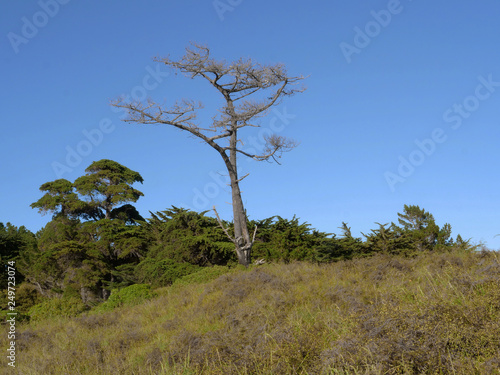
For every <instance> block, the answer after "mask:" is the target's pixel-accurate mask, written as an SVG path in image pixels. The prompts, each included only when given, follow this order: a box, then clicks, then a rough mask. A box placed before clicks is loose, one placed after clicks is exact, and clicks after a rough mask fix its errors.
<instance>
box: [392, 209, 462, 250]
mask: <svg viewBox="0 0 500 375" xmlns="http://www.w3.org/2000/svg"><path fill="white" fill-rule="evenodd" d="M398 217H399V218H398V221H399V224H400V225H401V227H398V226H396V225H395V224H394V225H393V227H394V228H395V231H396V234H397V235H398V236H400V237H406V238H407V239H410V240H411V243H412V245H413V249H414V250H416V251H418V252H419V251H424V250H432V249H434V248H435V247H436V246H437V245H441V246H448V245H450V244H451V243H452V242H453V241H452V239H451V226H450V224H445V225H444V226H443V228H439V226H438V225H437V224H436V222H435V221H434V216H433V215H432V214H431V213H429V212H427V211H425V210H424V209H422V208H420V207H419V206H414V205H410V206H408V205H405V206H404V212H403V213H398Z"/></svg>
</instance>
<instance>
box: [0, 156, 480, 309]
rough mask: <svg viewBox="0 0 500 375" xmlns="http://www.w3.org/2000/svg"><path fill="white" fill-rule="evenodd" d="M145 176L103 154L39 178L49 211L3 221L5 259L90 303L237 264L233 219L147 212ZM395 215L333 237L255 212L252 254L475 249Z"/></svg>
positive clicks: (425, 222)
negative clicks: (61, 174) (36, 227)
mask: <svg viewBox="0 0 500 375" xmlns="http://www.w3.org/2000/svg"><path fill="white" fill-rule="evenodd" d="M142 182H143V179H142V177H141V175H140V174H139V173H138V172H136V171H132V170H130V169H129V168H127V167H125V166H123V165H121V164H119V163H117V162H115V161H112V160H106V159H104V160H100V161H97V162H94V163H92V164H91V165H90V166H89V167H88V168H87V169H86V174H85V175H84V176H81V177H79V178H77V179H76V180H75V181H74V182H70V181H68V180H65V179H58V180H55V181H52V182H47V183H45V184H43V185H42V186H41V187H40V190H41V192H42V193H44V194H43V196H42V197H41V198H40V199H39V200H38V201H36V202H34V203H33V204H31V207H32V208H35V209H38V210H39V211H40V213H42V214H47V213H49V214H51V215H52V220H51V221H50V222H49V223H47V224H46V225H45V227H44V228H42V229H41V230H40V231H38V232H37V233H32V232H30V231H29V230H27V229H26V228H25V227H23V226H21V227H19V228H17V227H15V226H13V225H11V224H9V223H7V224H5V225H4V224H1V223H0V257H1V261H2V264H7V263H6V262H8V261H11V260H14V261H16V265H17V269H18V272H19V277H18V283H19V282H24V283H25V284H27V285H30V288H28V289H29V290H30V293H31V294H32V298H35V296H34V295H33V294H36V295H38V297H41V298H56V297H63V296H67V295H73V296H78V298H79V299H80V300H81V301H82V302H83V303H84V304H86V305H88V306H92V305H95V304H98V303H100V302H102V301H105V300H106V299H107V298H108V297H109V295H110V292H111V290H113V289H119V288H122V287H125V286H129V285H132V284H150V285H151V286H153V287H160V286H167V285H170V284H172V283H173V282H174V281H175V280H176V279H177V278H180V277H183V276H185V275H188V274H191V273H194V272H197V271H199V270H201V269H202V268H204V267H212V266H215V265H219V266H230V267H231V266H236V265H237V264H238V260H239V259H238V254H237V252H236V251H235V248H234V243H233V242H232V241H231V239H230V237H231V236H234V230H235V229H234V223H233V222H229V221H223V222H222V224H223V225H220V224H221V223H220V222H219V220H218V219H217V218H215V217H212V216H209V215H207V213H208V211H204V212H195V211H191V210H187V209H184V208H179V207H175V206H172V207H170V208H168V209H165V210H162V211H157V212H150V217H149V218H146V219H144V218H143V217H142V216H141V215H140V214H139V212H138V211H137V210H136V208H135V207H134V206H133V204H132V203H135V202H137V200H138V199H139V198H140V197H141V196H143V193H142V192H140V191H139V190H137V189H135V188H134V187H133V186H132V185H133V184H134V183H142ZM397 215H398V223H397V224H396V223H390V224H389V223H387V224H380V223H376V225H377V227H376V228H375V229H373V230H371V231H370V232H369V233H366V234H364V233H363V234H362V236H363V238H361V237H355V236H353V235H352V233H351V228H350V227H349V226H348V224H347V223H342V226H341V227H340V229H341V234H340V235H338V236H337V235H335V234H330V233H326V232H321V231H318V230H316V229H314V228H312V227H311V225H310V224H308V223H304V222H300V220H299V218H297V217H295V216H294V217H293V218H291V219H286V218H282V217H280V216H273V217H269V218H265V219H262V220H249V221H248V226H247V229H248V231H249V232H251V233H253V232H255V237H254V245H253V248H252V260H254V261H255V260H263V261H265V262H292V261H310V262H318V263H325V262H333V261H338V260H343V259H351V258H355V257H366V256H370V255H373V254H378V253H383V254H402V255H406V256H413V255H416V254H419V253H421V252H423V251H446V250H447V249H450V248H451V247H453V246H460V247H463V248H471V245H470V244H469V242H468V241H464V240H463V239H462V238H461V236H460V235H458V236H457V238H456V239H453V238H452V237H451V226H450V225H449V224H445V225H443V226H442V227H439V226H438V225H437V224H436V222H435V220H434V217H433V215H432V214H430V213H429V212H427V211H425V210H424V209H422V208H420V207H419V206H415V205H405V206H404V209H403V212H402V213H398V214H397ZM2 278H3V279H5V278H6V276H5V274H2ZM2 285H7V283H6V280H4V281H3V282H2Z"/></svg>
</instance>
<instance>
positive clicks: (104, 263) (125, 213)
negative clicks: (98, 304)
mask: <svg viewBox="0 0 500 375" xmlns="http://www.w3.org/2000/svg"><path fill="white" fill-rule="evenodd" d="M86 172H87V174H86V175H85V176H82V177H80V178H78V179H77V180H76V181H75V183H74V184H72V183H71V182H69V181H67V180H56V181H53V182H49V183H46V184H44V185H42V188H41V190H42V191H46V194H45V195H44V196H43V197H42V198H41V199H40V200H39V201H37V202H35V203H33V204H32V207H33V208H38V209H39V211H40V212H42V213H45V212H52V213H53V214H54V217H53V220H52V221H51V222H49V223H48V224H47V225H46V227H45V228H44V229H43V230H42V231H40V233H39V234H38V236H39V242H38V247H37V248H36V249H32V250H31V251H27V252H25V253H24V254H23V267H24V269H25V271H26V274H27V275H29V279H30V281H31V282H32V283H33V284H34V285H36V286H37V287H38V289H39V290H40V292H41V293H43V294H45V295H47V296H51V295H53V294H62V293H64V292H65V291H67V290H70V289H72V290H76V291H78V293H79V294H80V296H81V298H82V300H83V301H84V302H86V303H90V302H92V301H93V300H95V299H99V298H104V299H105V298H106V297H107V296H108V295H109V291H110V290H111V289H112V288H113V287H117V286H121V285H128V284H130V283H131V282H132V279H133V273H134V270H133V268H134V266H135V265H136V264H137V263H138V262H139V260H140V257H141V256H142V253H144V252H145V249H146V243H147V241H146V235H145V233H144V230H143V228H142V227H141V226H140V225H138V223H140V221H141V220H143V219H142V217H141V216H140V215H139V213H138V212H137V210H136V209H135V207H133V206H132V205H130V204H129V202H136V201H137V200H138V199H139V197H140V196H142V195H143V194H142V193H141V192H140V191H138V190H136V189H134V188H133V187H132V186H131V185H132V184H133V183H134V182H141V183H142V182H143V179H142V177H141V175H140V174H139V173H138V172H135V171H132V170H130V169H129V168H126V167H124V166H122V165H121V164H119V163H117V162H115V161H112V160H107V159H103V160H100V161H97V162H94V163H92V164H91V165H90V166H89V167H88V168H87V169H86ZM82 220H83V221H82Z"/></svg>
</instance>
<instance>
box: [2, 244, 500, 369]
mask: <svg viewBox="0 0 500 375" xmlns="http://www.w3.org/2000/svg"><path fill="white" fill-rule="evenodd" d="M499 259H500V256H499V254H497V253H494V252H480V253H470V252H460V251H458V250H457V251H452V252H450V253H425V254H422V255H420V256H418V257H416V258H412V259H409V258H403V257H395V256H384V255H379V256H374V257H371V258H366V259H354V260H351V261H342V262H337V263H332V264H328V265H314V264H310V263H291V264H271V265H263V266H259V267H254V268H251V269H249V270H242V269H237V270H232V271H231V272H229V273H227V274H224V275H222V276H219V277H218V278H216V279H214V280H212V281H208V282H204V283H196V282H195V281H191V282H190V283H188V282H185V283H178V284H177V285H174V286H173V287H169V288H163V289H160V290H158V294H159V295H158V297H156V298H154V299H152V300H150V301H147V302H145V303H143V304H140V305H137V306H133V307H122V308H118V309H115V310H113V311H110V312H106V313H93V314H92V313H90V314H86V315H82V316H79V317H74V318H61V319H57V320H45V321H40V322H37V323H31V324H30V325H24V326H19V327H18V331H19V332H20V335H18V337H17V348H18V357H17V359H16V364H17V367H16V370H15V371H11V372H10V373H18V374H23V375H34V374H46V375H49V374H72V375H73V374H323V373H324V374H403V373H404V374H413V373H414V374H420V373H427V374H436V373H443V374H448V373H449V374H474V373H479V374H498V373H499V372H498V369H499V368H500V263H499ZM191 280H195V278H191ZM4 336H6V335H2V337H1V338H0V344H1V346H2V347H6V346H7V339H6V337H4Z"/></svg>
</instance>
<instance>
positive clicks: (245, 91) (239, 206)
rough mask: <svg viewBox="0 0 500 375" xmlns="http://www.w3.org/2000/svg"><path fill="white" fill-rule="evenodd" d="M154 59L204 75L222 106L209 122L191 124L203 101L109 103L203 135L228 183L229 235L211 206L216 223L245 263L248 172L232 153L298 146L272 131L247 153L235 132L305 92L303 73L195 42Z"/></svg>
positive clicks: (144, 120)
mask: <svg viewBox="0 0 500 375" xmlns="http://www.w3.org/2000/svg"><path fill="white" fill-rule="evenodd" d="M155 60H156V61H158V62H161V63H164V64H165V65H168V66H169V67H171V68H174V69H175V70H176V71H180V72H181V73H184V74H185V75H186V76H187V77H189V78H191V79H193V78H197V77H201V78H204V79H205V80H206V81H208V82H209V83H210V84H211V85H212V86H213V87H214V88H215V89H217V91H218V92H219V93H220V95H222V97H223V99H224V101H225V105H224V106H223V107H221V108H220V109H219V114H218V115H215V116H214V117H213V118H212V123H211V124H210V125H209V126H208V127H201V126H200V125H199V124H198V123H197V122H196V117H197V111H198V110H199V109H200V108H202V105H201V103H195V102H193V101H190V100H182V101H180V102H176V103H175V104H174V105H173V106H172V107H171V108H168V109H167V108H164V107H163V106H162V105H160V104H158V103H156V102H154V101H152V100H151V99H149V100H148V101H147V102H146V103H142V102H126V101H125V100H124V99H118V100H116V101H114V102H112V103H111V104H112V105H113V106H115V107H120V108H125V109H126V110H127V112H128V117H127V118H126V119H125V120H124V121H127V122H135V123H139V124H165V125H171V126H174V127H176V128H178V129H181V130H185V131H186V132H189V133H191V134H192V135H193V136H195V137H198V138H200V139H202V140H203V141H204V142H206V143H207V144H209V145H210V146H211V147H212V148H214V149H215V150H216V151H217V152H218V153H219V154H220V156H221V157H222V160H223V161H224V164H225V166H226V169H227V171H228V174H229V177H230V181H231V183H230V186H231V193H232V207H233V216H234V217H233V220H234V235H233V236H232V235H230V233H229V231H228V230H227V228H225V227H224V225H223V223H222V221H221V220H220V217H219V215H218V214H217V211H216V210H215V207H214V211H215V214H216V216H217V219H218V221H219V224H220V225H221V227H222V228H223V229H224V232H225V233H226V235H227V236H228V237H229V238H230V240H231V241H232V242H233V243H234V245H235V250H236V253H237V256H238V261H239V263H240V264H243V265H245V266H248V265H249V264H250V253H251V250H252V245H253V242H254V240H255V232H254V233H253V236H252V237H251V236H250V233H249V230H248V226H247V221H248V220H247V216H246V211H245V208H244V205H243V200H242V198H241V191H240V186H239V185H240V182H241V180H243V179H244V178H245V177H247V175H245V176H243V177H240V176H239V175H238V168H237V155H238V154H240V155H243V156H246V157H249V158H252V159H254V160H257V161H264V160H266V161H272V160H274V161H277V160H276V158H279V157H280V156H281V154H282V153H283V152H286V151H289V150H291V149H293V148H294V147H296V146H297V144H296V143H295V142H294V141H293V140H290V139H288V138H285V137H283V136H279V135H275V134H273V135H270V136H268V137H266V139H265V141H266V144H265V147H264V150H263V153H262V154H252V153H249V152H247V151H244V150H243V149H241V148H239V147H241V146H240V145H243V142H242V140H241V139H239V138H238V133H239V131H240V129H242V128H245V127H258V126H259V125H258V124H257V123H255V122H254V121H255V120H256V119H258V118H260V117H263V116H265V115H266V114H268V113H269V110H270V108H271V107H272V106H274V105H276V104H278V103H279V102H280V100H281V99H282V98H283V97H285V96H291V95H293V94H295V93H297V92H302V91H304V88H303V87H296V85H297V84H298V82H299V81H300V80H302V79H304V77H302V76H299V77H290V76H288V75H287V72H286V69H285V67H284V65H282V64H275V65H261V64H258V63H254V62H253V61H252V60H251V59H239V60H237V61H234V62H232V63H227V62H226V61H224V60H221V61H217V60H214V59H213V58H211V57H210V49H209V48H208V47H206V46H202V45H199V44H196V43H191V47H188V48H186V54H185V55H184V56H183V57H182V58H181V59H180V60H178V61H174V60H171V59H170V58H169V57H166V58H161V59H160V58H157V59H155ZM251 98H256V99H253V100H252V99H251Z"/></svg>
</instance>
